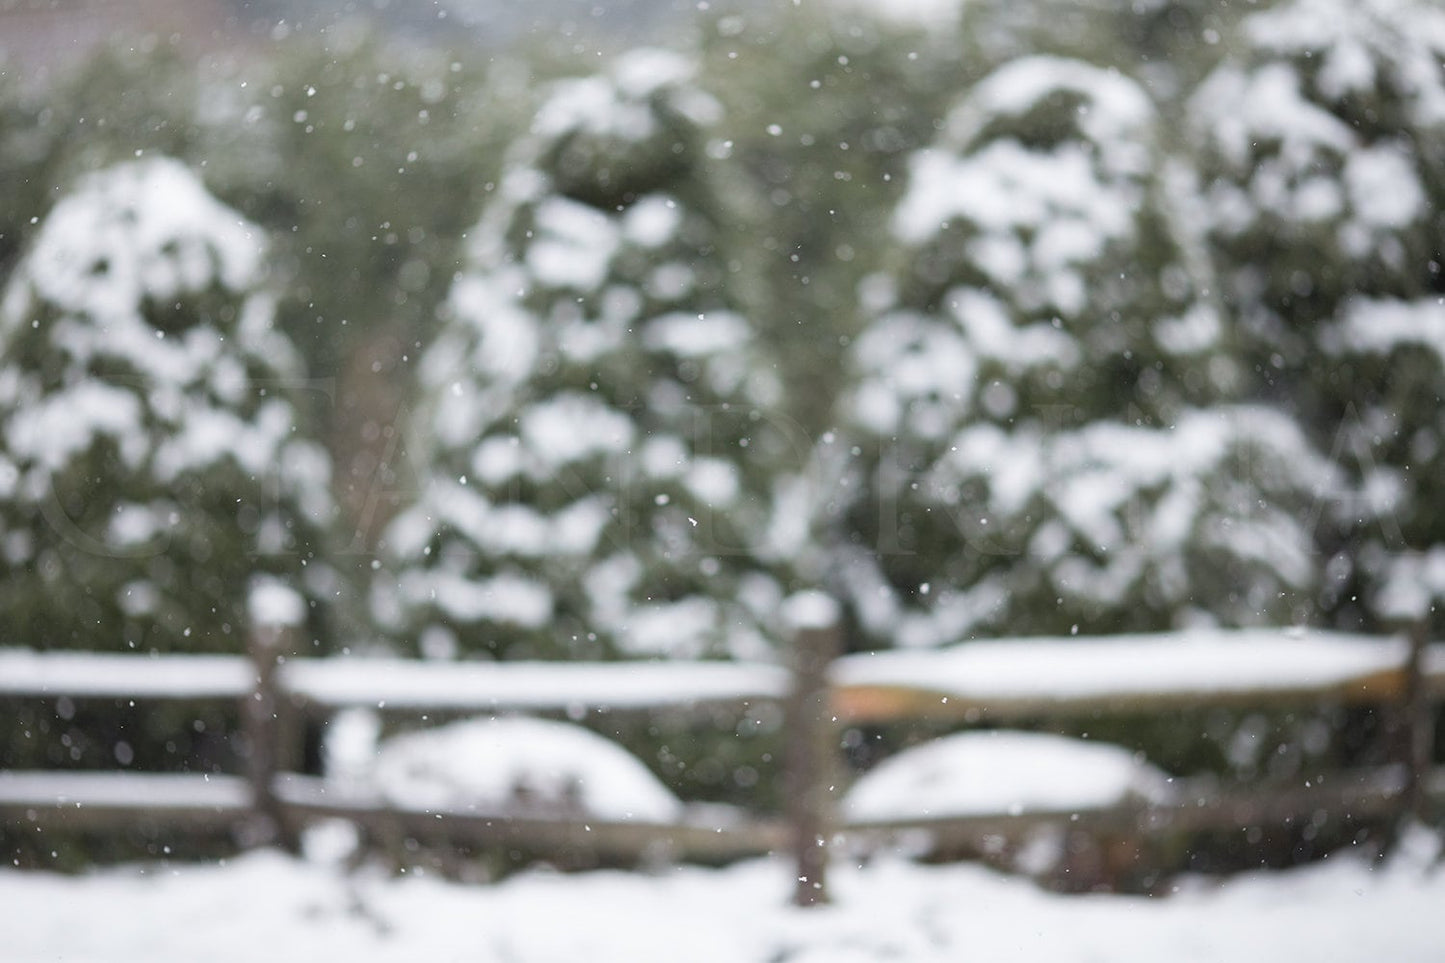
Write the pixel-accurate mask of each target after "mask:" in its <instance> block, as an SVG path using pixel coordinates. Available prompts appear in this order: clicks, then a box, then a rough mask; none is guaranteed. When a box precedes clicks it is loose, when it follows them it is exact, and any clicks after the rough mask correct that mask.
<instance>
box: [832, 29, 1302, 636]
mask: <svg viewBox="0 0 1445 963" xmlns="http://www.w3.org/2000/svg"><path fill="white" fill-rule="evenodd" d="M1157 128H1158V121H1157V117H1156V114H1155V111H1154V108H1153V106H1152V104H1151V102H1150V100H1149V98H1148V96H1147V95H1146V94H1145V92H1144V91H1143V89H1142V88H1141V87H1140V86H1138V85H1137V84H1136V83H1134V82H1133V81H1131V80H1129V79H1127V78H1125V77H1123V76H1122V75H1120V74H1118V73H1115V72H1112V71H1108V70H1104V69H1102V68H1098V67H1093V66H1090V65H1088V64H1085V63H1082V62H1080V61H1074V60H1067V59H1062V58H1055V57H1032V58H1023V59H1019V60H1015V61H1012V62H1010V63H1008V64H1006V65H1005V66H1003V67H1001V68H1000V69H999V70H997V71H996V72H994V73H993V74H991V75H989V76H988V77H987V78H985V79H984V80H983V81H981V82H980V83H979V84H978V85H977V86H976V87H974V88H973V89H972V90H970V91H969V92H968V93H967V94H966V95H965V96H964V97H963V98H962V100H961V102H960V103H959V105H958V107H957V108H956V109H955V110H954V111H953V113H952V115H951V117H950V118H949V121H948V124H947V128H946V131H945V133H944V135H943V137H942V138H941V139H940V140H939V142H938V143H937V144H936V145H934V147H932V148H931V149H929V150H926V151H923V152H920V153H919V154H918V155H917V156H916V157H915V159H914V162H913V165H912V176H911V180H910V183H909V186H908V188H907V192H906V193H905V195H904V197H903V199H902V200H901V202H900V204H899V206H898V208H897V210H896V212H895V216H894V219H893V222H892V231H893V235H894V237H895V239H896V240H897V242H898V243H899V248H900V252H899V258H898V263H897V266H896V268H895V269H894V270H893V271H892V272H891V273H890V275H889V276H887V277H884V278H876V279H872V280H871V281H870V282H869V283H868V284H867V285H865V297H867V298H868V299H869V300H870V301H871V302H872V305H873V308H874V311H875V317H874V320H873V321H872V322H871V323H870V325H869V327H868V328H867V329H866V330H865V331H864V333H863V334H862V335H861V336H860V337H859V339H858V341H857V343H856V345H855V352H854V370H855V372H856V379H857V382H856V388H855V390H854V392H853V393H852V396H851V397H850V398H849V400H848V405H847V407H846V408H845V410H844V417H845V419H847V421H848V423H849V427H850V430H851V432H852V433H853V434H854V435H856V436H857V437H859V438H861V439H863V440H864V441H866V444H865V445H863V446H861V450H862V452H863V455H862V457H861V459H859V462H858V464H857V465H856V466H855V469H854V470H855V472H856V479H855V484H856V491H857V495H856V497H855V502H854V504H853V507H852V510H851V511H852V518H851V520H850V525H851V526H852V527H853V530H854V531H855V533H856V534H855V546H854V548H853V549H852V550H851V551H850V552H848V553H846V557H847V560H846V563H845V564H844V565H843V566H842V568H841V571H840V573H839V574H838V576H836V577H838V578H840V579H841V580H842V582H843V583H844V584H845V585H846V586H847V591H848V592H849V594H850V595H851V597H852V598H853V600H854V608H855V611H856V613H857V615H858V618H859V620H860V621H861V622H862V624H863V627H864V628H865V629H866V630H867V632H868V633H869V634H870V635H871V637H872V638H874V639H875V640H878V641H887V642H892V643H894V644H904V645H928V644H938V643H943V642H948V641H956V640H958V639H961V638H963V637H965V636H966V635H967V634H968V633H970V632H973V631H990V632H995V633H996V632H1005V633H1009V634H1020V633H1031V632H1068V631H1071V630H1073V631H1080V630H1082V631H1085V632H1111V631H1123V630H1133V629H1148V628H1162V627H1168V626H1170V625H1172V624H1174V623H1176V622H1178V621H1181V620H1185V619H1197V618H1209V619H1216V620H1222V621H1226V622H1231V623H1238V622H1251V621H1259V620H1263V619H1266V618H1269V617H1271V616H1272V615H1277V614H1278V612H1277V609H1278V608H1279V606H1280V604H1281V603H1280V596H1281V594H1284V595H1286V596H1288V595H1291V594H1292V593H1293V592H1294V591H1297V590H1298V589H1300V588H1302V587H1305V586H1308V585H1310V584H1311V582H1312V579H1313V576H1314V572H1313V569H1312V566H1311V564H1310V558H1309V551H1308V539H1307V536H1306V533H1305V532H1303V531H1302V530H1301V526H1300V524H1299V523H1298V520H1297V519H1296V518H1295V516H1294V515H1293V514H1291V512H1290V511H1289V507H1290V502H1289V499H1290V498H1291V497H1292V496H1299V495H1301V494H1303V491H1304V490H1305V489H1302V487H1301V486H1302V479H1303V478H1304V477H1307V476H1305V475H1304V474H1303V472H1304V471H1306V470H1308V468H1309V467H1311V466H1313V465H1315V464H1316V462H1317V460H1312V459H1311V458H1310V451H1309V448H1308V446H1307V445H1306V444H1305V443H1304V440H1303V438H1302V437H1301V436H1300V435H1299V433H1298V432H1297V431H1295V430H1294V428H1293V426H1292V425H1291V423H1290V422H1289V421H1288V420H1287V419H1285V418H1282V417H1279V416H1277V415H1275V414H1273V413H1271V412H1268V411H1265V410H1261V409H1242V410H1241V409H1228V408H1221V409H1217V410H1204V409H1203V408H1202V407H1201V406H1207V405H1214V404H1216V403H1218V402H1220V401H1228V400H1231V399H1232V398H1233V397H1234V396H1235V392H1236V391H1237V389H1238V385H1239V381H1240V379H1239V373H1238V371H1237V370H1236V368H1235V366H1234V365H1233V364H1232V363H1231V362H1230V360H1229V357H1228V347H1229V344H1228V334H1227V331H1226V329H1225V328H1224V326H1223V325H1222V323H1221V319H1220V317H1219V316H1218V314H1217V312H1216V310H1215V307H1214V305H1213V304H1212V303H1211V301H1210V299H1209V298H1208V297H1207V290H1208V287H1209V283H1210V278H1209V274H1208V269H1207V265H1202V264H1201V263H1200V259H1199V258H1198V257H1197V251H1195V250H1194V247H1195V245H1194V244H1193V243H1192V242H1191V238H1190V236H1189V233H1188V231H1187V230H1186V223H1185V222H1186V218H1185V217H1184V216H1183V214H1182V212H1180V211H1179V210H1177V209H1176V205H1175V203H1174V199H1173V197H1172V195H1171V194H1170V193H1168V192H1166V191H1165V190H1164V184H1165V178H1164V177H1163V176H1162V174H1161V171H1162V170H1163V169H1164V165H1163V163H1162V160H1161V158H1162V154H1161V151H1160V148H1159V145H1158V143H1157ZM1280 499H1283V500H1284V502H1283V503H1281V501H1280Z"/></svg>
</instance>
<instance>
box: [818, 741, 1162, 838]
mask: <svg viewBox="0 0 1445 963" xmlns="http://www.w3.org/2000/svg"><path fill="white" fill-rule="evenodd" d="M1169 796H1170V787H1169V781H1168V777H1167V776H1165V774H1164V773H1163V772H1161V771H1160V770H1158V769H1156V768H1154V767H1153V766H1150V765H1148V764H1146V763H1143V762H1140V761H1139V760H1138V759H1136V758H1135V757H1134V755H1133V754H1132V753H1130V752H1129V751H1127V750H1126V749H1123V748H1121V747H1119V746H1112V745H1104V744H1101V743H1095V742H1084V741H1081V740H1078V739H1071V738H1068V737H1065V736H1055V735H1046V734H1042V733H1033V732H1007V731H993V732H962V733H957V734H955V735H951V736H944V737H943V738H941V739H934V740H932V741H931V742H927V743H924V744H923V745H921V746H917V747H915V748H913V749H907V750H905V751H903V752H900V753H899V754H898V755H896V756H894V757H892V758H890V759H888V760H885V761H884V762H882V763H880V764H879V765H878V766H877V768H875V769H873V770H872V771H870V772H868V773H867V774H866V775H864V776H863V777H861V778H860V779H859V780H858V781H857V783H855V784H854V785H853V788H852V789H850V790H849V791H848V793H847V794H846V795H845V796H844V798H843V802H842V811H843V815H844V816H845V817H846V818H847V819H848V820H850V821H856V822H866V821H886V820H895V819H920V818H929V817H948V816H975V815H988V814H992V813H1010V814H1017V813H1022V812H1028V811H1050V812H1056V811H1068V810H1075V809H1090V808H1095V807H1102V806H1110V805H1113V804H1116V803H1121V802H1124V801H1126V800H1129V799H1144V800H1148V801H1151V802H1163V801H1165V800H1166V799H1168V798H1169Z"/></svg>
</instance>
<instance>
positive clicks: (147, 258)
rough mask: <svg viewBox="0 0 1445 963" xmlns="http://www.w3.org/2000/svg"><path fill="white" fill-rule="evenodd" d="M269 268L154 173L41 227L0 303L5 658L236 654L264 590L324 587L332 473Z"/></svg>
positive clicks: (0, 603) (244, 241)
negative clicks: (27, 648) (19, 649)
mask: <svg viewBox="0 0 1445 963" xmlns="http://www.w3.org/2000/svg"><path fill="white" fill-rule="evenodd" d="M264 250H265V248H264V243H263V238H262V235H261V232H260V230H259V229H258V228H257V227H255V225H252V224H250V223H248V222H246V221H244V220H242V219H241V218H240V217H239V216H238V215H236V214H235V213H234V212H233V211H231V210H229V209H227V208H226V207H224V206H223V205H221V204H220V203H219V202H217V201H216V200H215V199H214V198H212V197H211V196H210V195H209V194H207V193H206V191H205V189H204V187H203V186H202V185H201V183H200V182H199V180H197V178H196V177H195V175H194V174H192V173H191V172H190V171H189V170H188V169H187V168H185V167H184V166H183V165H181V164H179V163H177V162H175V161H172V160H168V159H151V160H144V161H136V162H131V163H126V164H121V165H118V166H116V167H112V168H109V169H107V170H104V171H102V172H99V173H96V174H94V175H92V176H90V177H87V178H84V179H83V180H82V181H81V182H80V183H79V184H78V185H77V186H76V187H75V189H74V190H72V191H70V192H69V193H67V194H66V195H65V196H64V197H63V198H62V199H61V200H60V201H59V202H58V203H57V204H56V205H55V208H54V209H53V210H52V211H51V212H50V214H49V215H48V216H47V217H46V218H45V220H44V221H43V222H42V224H41V225H40V227H39V229H38V232H37V235H36V237H35V240H34V243H33V245H32V246H31V248H30V249H29V251H28V252H27V254H26V255H25V257H24V259H23V260H22V262H21V263H20V265H19V267H18V268H17V269H16V271H15V272H14V274H13V276H12V278H11V280H10V283H9V285H8V287H7V289H6V292H5V296H4V301H3V305H0V358H3V363H0V496H3V498H0V519H3V521H0V533H3V537H0V564H3V566H4V570H5V577H4V579H3V581H0V611H3V613H4V621H5V624H6V625H7V626H9V627H10V629H11V631H12V634H13V638H12V640H11V641H12V642H14V643H17V644H25V645H34V646H40V647H45V648H81V649H91V650H113V649H139V650H150V651H156V650H160V651H239V650H240V649H241V647H242V646H243V641H242V640H243V637H244V633H245V632H246V628H247V616H246V606H247V601H248V597H249V595H250V593H251V591H252V589H253V588H259V587H261V586H265V585H269V584H270V582H268V581H267V580H266V579H267V578H268V577H269V578H271V579H280V580H282V581H283V582H284V583H286V584H289V585H291V586H292V587H293V588H294V589H295V590H299V591H303V592H306V593H308V594H315V593H319V592H321V591H324V590H325V588H326V586H325V577H324V576H325V568H324V566H323V565H320V564H313V563H314V562H315V559H316V555H317V552H318V551H319V550H320V548H321V546H320V542H319V539H320V532H321V530H322V527H323V526H324V524H325V523H326V520H327V517H328V513H329V512H330V510H331V502H330V497H329V494H328V491H327V481H328V474H329V467H328V465H329V462H328V460H327V458H326V456H325V454H324V451H323V450H322V449H320V448H318V447H317V446H316V445H314V444H312V443H310V442H309V441H307V440H306V438H305V437H304V436H303V435H302V434H301V433H300V431H299V425H298V420H297V416H296V410H295V407H294V405H293V404H292V402H291V401H290V400H289V395H290V393H291V392H292V391H294V390H295V389H296V388H297V387H298V386H299V379H300V377H301V372H300V366H299V363H298V359H297V357H296V354H295V352H294V350H293V349H292V348H291V346H290V344H289V343H288V342H287V341H286V339H285V338H284V337H282V336H281V335H279V334H278V333H277V332H276V331H275V330H274V328H273V326H272V305H273V301H272V298H271V297H270V295H269V294H268V293H267V291H266V290H265V287H264V283H263V278H264V271H263V258H264ZM308 575H310V576H313V577H312V578H309V579H308V578H307V576H308ZM258 578H259V579H260V581H257V580H258ZM268 591H271V590H268ZM318 628H319V626H317V625H315V624H313V625H312V629H313V630H316V629H318Z"/></svg>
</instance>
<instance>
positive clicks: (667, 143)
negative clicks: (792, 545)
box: [378, 49, 780, 658]
mask: <svg viewBox="0 0 1445 963" xmlns="http://www.w3.org/2000/svg"><path fill="white" fill-rule="evenodd" d="M691 70H692V68H691V65H690V64H689V63H688V62H687V61H686V60H684V59H683V58H681V57H679V56H676V55H673V54H669V53H664V52H661V51H658V50H652V49H643V50H637V51H634V52H631V53H629V54H627V55H625V56H623V57H621V58H619V59H618V60H617V61H616V62H615V63H614V64H613V65H612V67H611V68H610V69H609V70H608V71H607V72H606V73H604V74H600V75H596V76H589V77H582V78H577V79H571V80H567V81H563V82H560V83H559V84H558V85H557V86H556V87H555V88H554V89H553V90H552V92H551V94H550V96H548V97H547V98H546V100H545V102H544V103H543V105H542V106H541V108H540V110H539V111H538V113H537V115H536V118H535V121H534V123H533V126H532V131H531V134H530V136H529V137H527V138H526V139H525V140H524V141H523V142H522V143H521V144H520V145H519V146H518V148H517V151H516V153H515V155H514V158H513V163H512V164H511V166H510V168H509V171H508V174H507V175H506V177H505V178H504V180H503V181H502V183H501V184H500V186H499V187H498V190H497V192H496V196H495V198H494V199H493V200H492V202H491V203H490V204H489V205H488V207H487V208H486V210H485V212H484V214H483V215H482V218H481V220H480V222H479V223H478V225H477V227H476V229H475V230H474V232H473V234H472V237H471V242H472V250H471V254H470V258H469V262H468V265H467V267H466V269H465V270H464V271H463V272H462V273H461V274H460V275H459V276H458V278H457V280H456V282H455V284H454V286H453V289H452V294H451V300H450V311H449V319H448V321H447V324H446V327H445V330H444V331H443V333H442V334H441V336H440V337H439V338H438V339H437V342H436V344H435V345H434V346H433V347H432V348H431V349H430V350H429V351H428V353H427V355H426V358H425V359H424V361H423V364H422V377H423V390H424V391H425V392H426V393H427V395H428V397H429V401H428V407H427V410H426V412H425V414H424V415H423V418H422V420H421V423H420V429H419V431H418V432H417V434H418V435H419V436H421V437H425V438H428V439H430V440H431V441H432V442H433V445H434V451H432V452H431V453H429V458H428V463H429V464H431V465H433V466H434V468H433V469H432V471H431V474H430V477H429V479H428V483H427V487H426V489H425V491H424V492H423V494H422V496H421V499H420V501H419V502H418V504H416V505H415V506H414V507H412V508H411V509H409V510H408V511H406V512H404V513H403V514H402V515H401V516H400V517H399V518H398V519H397V521H396V522H395V523H394V524H393V526H392V527H391V529H390V530H389V532H388V534H387V542H388V548H389V550H390V551H391V552H392V554H393V557H394V559H395V560H396V566H397V574H396V578H395V582H394V586H385V585H384V586H383V587H382V591H379V592H378V611H379V612H380V613H381V615H382V616H383V617H384V618H385V619H386V620H387V621H388V622H390V623H391V624H392V625H393V626H395V627H396V628H397V629H398V631H399V632H400V633H402V634H403V635H404V637H407V638H415V639H419V640H420V642H421V645H422V648H423V650H425V651H430V652H443V653H447V652H452V651H459V652H461V653H464V654H467V655H491V656H496V657H507V658H516V657H558V656H563V655H571V656H584V657H597V656H659V655H662V656H671V657H695V656H702V655H750V656H758V655H760V654H764V653H765V652H766V651H767V649H766V644H765V641H764V638H763V635H762V632H761V629H760V628H759V625H758V617H757V614H756V613H757V612H758V611H761V610H762V609H764V608H766V606H767V603H768V602H769V601H770V600H771V599H772V598H773V597H774V596H775V595H776V590H774V589H773V588H772V587H771V585H770V583H769V581H768V580H767V579H766V578H764V577H762V576H761V575H758V574H757V573H756V572H752V571H751V570H750V569H751V566H750V564H749V562H748V554H749V552H750V550H751V544H752V541H753V540H754V539H755V538H756V531H757V528H758V526H759V525H761V524H762V521H763V519H764V517H765V515H766V511H765V504H764V500H763V498H762V492H763V491H764V490H765V489H764V488H763V486H764V484H765V483H766V479H767V474H766V463H767V461H768V459H769V457H770V452H769V448H770V446H771V445H772V444H773V442H772V441H770V439H772V438H773V437H774V434H775V433H773V432H770V431H768V430H767V429H768V424H767V414H768V410H769V406H772V405H775V404H776V403H777V402H778V400H779V397H780V387H779V379H778V378H777V376H776V373H775V372H774V371H772V370H771V368H770V367H768V366H767V364H766V363H763V362H764V359H761V358H759V357H758V355H757V354H756V351H757V346H756V344H755V341H754V338H753V333H752V328H751V323H750V321H749V319H748V318H747V317H746V316H745V315H744V314H742V313H741V312H740V311H739V309H738V304H737V302H736V299H735V296H734V294H733V292H732V281H731V273H732V271H733V269H734V267H733V264H732V261H731V260H730V258H729V256H728V252H727V251H726V250H724V249H723V247H722V246H721V245H720V235H721V228H720V225H719V221H718V219H719V209H720V208H719V200H718V198H717V196H716V194H715V192H714V190H713V184H712V181H711V178H710V175H709V164H708V163H707V160H706V157H705V155H704V136H703V125H704V124H706V123H707V122H708V121H711V120H713V119H715V115H716V112H717V104H716V102H715V101H714V100H713V99H712V98H711V97H709V96H707V95H706V94H704V93H703V92H702V91H701V90H700V89H698V88H697V87H696V86H694V85H693V83H692V82H691V81H690V75H691ZM388 589H390V591H388ZM750 601H751V602H752V603H753V604H752V605H750V604H749V602H750Z"/></svg>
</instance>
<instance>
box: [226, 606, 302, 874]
mask: <svg viewBox="0 0 1445 963" xmlns="http://www.w3.org/2000/svg"><path fill="white" fill-rule="evenodd" d="M249 602H250V604H249V612H250V631H249V633H248V635H247V637H246V654H247V656H248V657H249V658H250V660H251V666H252V669H253V670H254V671H255V674H256V684H255V687H254V688H253V689H252V690H251V693H250V695H249V696H248V697H247V698H246V700H245V703H244V705H243V706H242V710H241V726H242V731H243V732H244V733H245V737H246V778H247V780H248V781H249V782H250V784H251V800H252V802H251V806H252V809H253V811H254V816H253V820H252V824H251V825H250V826H249V827H247V837H248V839H247V842H250V843H251V844H253V845H278V846H281V847H282V848H284V849H287V850H289V851H291V852H296V851H297V850H298V849H299V848H300V847H299V842H298V839H297V836H296V827H295V826H294V825H292V822H291V820H289V819H288V818H287V817H286V812H285V807H284V806H283V805H282V802H281V800H280V799H279V798H278V797H277V795H276V777H277V774H279V773H281V772H284V771H285V770H286V769H287V767H288V766H291V765H293V764H294V763H295V756H296V754H297V752H298V751H299V749H300V742H299V740H300V736H301V733H300V732H299V730H298V722H299V714H298V713H297V712H296V707H295V706H294V705H293V704H292V702H291V699H290V697H289V696H288V695H287V694H286V693H285V692H284V691H282V689H281V686H280V682H279V680H278V678H277V669H278V668H279V667H280V666H281V664H282V663H284V662H285V661H286V656H287V654H288V653H289V652H290V651H292V649H293V648H294V641H295V640H294V633H295V627H296V626H298V625H300V624H301V621H302V619H303V617H304V614H305V606H304V603H303V602H302V601H301V598H300V596H298V595H296V594H295V593H294V592H292V591H291V590H290V589H289V588H286V587H284V586H282V585H281V584H280V583H279V582H274V581H270V580H266V581H264V582H262V583H260V584H259V585H256V586H253V587H252V591H251V597H250V600H249Z"/></svg>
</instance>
